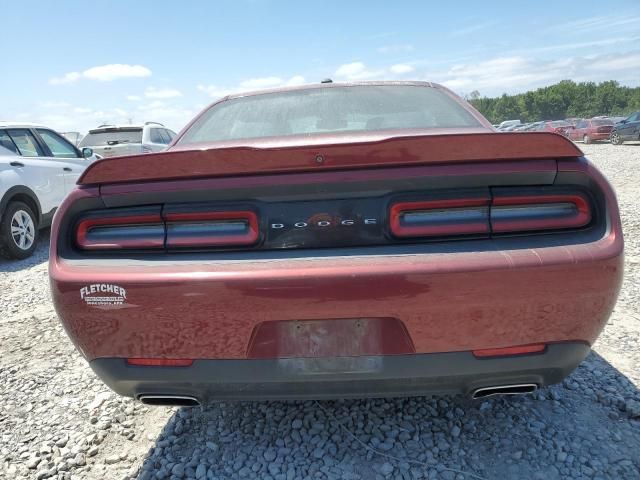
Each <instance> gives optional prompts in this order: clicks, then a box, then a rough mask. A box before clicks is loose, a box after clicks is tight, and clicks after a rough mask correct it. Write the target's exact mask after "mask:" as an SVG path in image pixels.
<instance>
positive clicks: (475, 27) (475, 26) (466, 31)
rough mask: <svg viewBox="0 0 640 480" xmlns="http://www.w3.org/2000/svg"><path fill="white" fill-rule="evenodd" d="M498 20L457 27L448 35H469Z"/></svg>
mask: <svg viewBox="0 0 640 480" xmlns="http://www.w3.org/2000/svg"><path fill="white" fill-rule="evenodd" d="M497 23H498V22H496V21H491V22H484V23H475V24H473V25H469V26H468V27H463V28H459V29H457V30H453V31H451V32H450V33H449V36H451V37H463V36H466V35H471V34H472V33H476V32H479V31H481V30H485V29H487V28H490V27H493V26H494V25H496V24H497Z"/></svg>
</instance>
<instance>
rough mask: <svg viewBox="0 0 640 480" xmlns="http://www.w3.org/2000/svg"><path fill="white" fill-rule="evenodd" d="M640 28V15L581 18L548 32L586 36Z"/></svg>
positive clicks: (552, 28)
mask: <svg viewBox="0 0 640 480" xmlns="http://www.w3.org/2000/svg"><path fill="white" fill-rule="evenodd" d="M638 26H640V16H639V15H628V14H619V15H599V16H595V17H587V18H580V19H578V20H570V21H568V22H564V23H559V24H556V25H552V26H551V27H549V28H548V29H547V30H549V31H562V32H563V33H565V32H571V33H574V34H580V35H582V34H585V33H589V32H595V31H598V30H606V31H607V32H611V31H617V32H618V33H619V32H620V31H621V29H626V28H627V27H629V28H631V29H635V28H637V27H638Z"/></svg>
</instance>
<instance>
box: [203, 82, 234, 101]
mask: <svg viewBox="0 0 640 480" xmlns="http://www.w3.org/2000/svg"><path fill="white" fill-rule="evenodd" d="M198 90H200V91H201V92H204V93H206V94H207V95H209V96H210V97H211V98H222V97H226V96H227V95H231V94H232V93H236V92H238V89H237V88H228V87H220V86H218V85H198Z"/></svg>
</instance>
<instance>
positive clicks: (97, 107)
mask: <svg viewBox="0 0 640 480" xmlns="http://www.w3.org/2000/svg"><path fill="white" fill-rule="evenodd" d="M613 5H615V8H610V7H612V6H613ZM454 6H455V8H454ZM0 12H2V14H1V15H0V44H1V45H2V46H3V48H2V53H1V54H0V55H1V57H2V60H1V61H0V120H15V121H30V122H38V123H43V124H46V125H48V126H50V127H52V128H55V129H57V130H59V131H80V132H82V133H85V132H86V131H87V130H88V129H90V128H93V127H96V126H97V125H99V124H101V123H130V122H133V123H140V122H144V121H157V122H162V123H164V124H165V125H166V126H168V127H170V128H172V129H173V130H176V131H179V130H180V129H181V128H182V127H183V126H184V125H185V124H186V123H187V122H188V121H189V120H190V119H191V118H193V117H194V116H195V115H196V114H197V113H198V112H199V111H200V110H202V109H203V108H205V107H206V106H207V105H208V104H210V103H211V102H213V101H214V100H216V99H218V98H220V97H221V96H224V95H227V94H228V93H231V92H241V91H249V90H256V89H261V88H268V87H277V86H284V85H295V84H303V83H316V82H319V81H320V80H322V79H324V78H332V79H333V80H334V81H339V80H379V79H384V80H428V81H434V82H438V83H442V84H444V85H446V86H448V87H449V88H451V89H452V90H454V91H455V92H456V93H458V94H460V95H465V94H468V93H470V92H472V91H474V90H477V91H479V92H480V94H482V95H485V96H496V95H500V94H502V93H510V94H511V93H519V92H523V91H527V90H530V89H533V88H538V87H541V86H545V85H550V84H552V83H555V82H557V81H560V80H563V79H572V80H575V81H596V82H598V81H604V80H617V81H619V82H620V83H621V84H623V85H628V86H638V85H640V1H639V0H616V1H615V2H614V3H611V4H608V3H607V2H602V0H596V1H592V0H581V1H579V2H578V1H570V2H563V1H553V2H550V1H549V2H547V1H543V0H538V1H535V2H526V1H515V2H514V1H509V2H498V1H494V2H486V1H485V2H477V1H471V0H469V1H466V0H458V1H457V2H455V3H453V4H452V3H448V2H424V1H415V2H413V1H399V0H397V1H394V2H389V1H376V0H367V1H355V0H353V1H347V0H343V1H323V0H315V1H314V2H305V1H300V0H297V1H275V0H235V1H225V0H219V1H216V2H211V1H204V0H202V1H188V0H182V1H181V2H176V1H172V2H164V1H159V0H156V1H146V0H136V1H119V0H111V1H101V0H95V1H92V2H86V1H82V2H81V1H77V2H76V1H65V0H58V1H44V0H43V1H28V0H23V1H20V2H16V1H9V0H0Z"/></svg>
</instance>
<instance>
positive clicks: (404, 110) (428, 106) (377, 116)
mask: <svg viewBox="0 0 640 480" xmlns="http://www.w3.org/2000/svg"><path fill="white" fill-rule="evenodd" d="M479 126H481V124H480V122H479V121H478V120H477V119H476V118H475V117H474V116H473V115H472V114H471V113H469V112H468V111H467V110H466V109H465V108H464V107H463V106H462V105H460V104H459V103H458V102H457V101H455V100H454V99H453V98H451V97H450V96H448V95H447V94H446V93H443V92H442V91H440V90H438V89H436V88H433V87H426V86H410V85H385V86H382V85H366V86H363V85H360V86H351V87H347V86H345V87H330V88H312V89H303V90H294V91H288V92H274V93H267V94H260V95H250V96H246V97H240V98H234V99H231V100H227V101H224V102H221V103H219V104H216V105H214V106H212V107H211V108H210V109H209V110H207V111H206V112H205V113H204V114H203V115H202V116H201V117H200V118H198V119H197V120H196V121H195V123H194V124H193V125H192V126H191V127H190V128H189V130H187V132H186V133H185V135H184V136H183V137H182V138H181V139H180V141H179V142H178V144H190V143H198V142H213V141H219V140H236V139H245V138H257V137H270V136H290V135H312V134H318V133H336V132H359V131H373V130H384V129H411V128H434V127H435V128H441V127H479Z"/></svg>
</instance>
